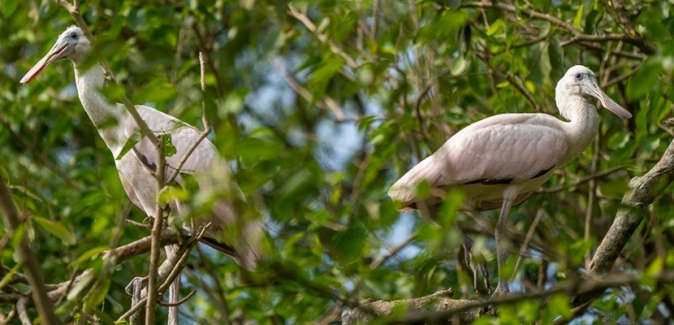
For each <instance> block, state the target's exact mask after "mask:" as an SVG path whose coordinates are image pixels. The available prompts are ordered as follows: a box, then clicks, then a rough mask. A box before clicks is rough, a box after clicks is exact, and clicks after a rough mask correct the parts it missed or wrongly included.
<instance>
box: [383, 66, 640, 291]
mask: <svg viewBox="0 0 674 325" xmlns="http://www.w3.org/2000/svg"><path fill="white" fill-rule="evenodd" d="M555 93H556V95H555V101H556V103H557V108H558V109H559V113H560V114H561V115H562V117H564V118H565V119H566V120H567V121H568V122H564V121H561V120H559V119H557V118H555V117H553V116H551V115H548V114H540V113H539V114H530V113H514V114H500V115H495V116H492V117H489V118H486V119H484V120H481V121H478V122H475V123H473V124H471V125H469V126H467V127H466V128H464V129H462V130H460V131H459V132H457V133H456V134H455V135H454V136H452V137H451V138H450V139H449V140H447V142H445V143H444V144H443V145H442V146H441V147H440V149H438V150H437V151H436V152H435V153H433V154H432V155H431V156H429V157H427V158H426V159H424V160H423V161H421V162H420V163H419V164H417V165H416V166H414V167H413V168H412V169H411V170H410V171H409V172H407V173H406V174H405V175H404V176H403V177H401V178H400V179H399V180H398V181H397V182H395V184H393V186H391V188H390V189H389V191H388V195H389V196H390V197H391V198H392V199H393V200H394V201H397V202H399V203H400V208H401V210H410V209H414V208H416V206H417V203H420V202H422V201H423V202H426V203H429V204H435V203H438V202H440V201H441V200H442V199H443V198H444V196H445V194H446V193H447V192H448V190H450V189H457V190H461V191H463V192H464V193H465V195H466V201H465V202H464V205H463V206H462V209H464V210H474V211H485V210H492V209H496V208H498V207H501V213H500V215H499V218H498V222H497V223H496V230H495V234H494V239H495V240H496V258H497V263H498V270H499V277H498V285H497V287H496V290H495V291H494V295H500V294H503V293H506V292H509V291H510V290H509V287H508V282H507V281H506V280H505V279H504V278H503V276H502V274H501V272H502V267H503V264H504V262H505V258H506V254H505V249H504V244H505V243H504V237H503V236H504V234H505V227H506V221H507V219H508V215H509V213H510V209H511V207H512V206H514V205H518V204H520V203H522V202H523V201H524V200H526V199H527V198H528V197H529V196H530V195H531V194H532V193H533V192H534V191H535V190H536V189H537V188H538V187H539V186H541V185H542V184H543V183H545V182H546V181H547V180H548V179H549V178H550V176H552V173H553V171H554V170H555V168H559V167H562V166H564V165H565V164H567V163H568V162H570V161H571V160H573V159H575V158H576V157H578V156H579V155H580V154H581V153H582V152H583V151H584V150H585V148H587V146H588V145H589V144H590V143H591V142H592V140H593V139H594V138H595V135H596V134H597V129H598V127H599V116H598V114H597V108H596V107H595V106H594V105H593V104H592V102H591V101H590V98H588V97H587V96H588V95H589V96H592V97H596V98H598V99H599V101H600V102H601V105H602V106H604V108H606V109H608V110H610V111H611V112H613V113H614V114H616V115H618V116H619V117H621V118H623V119H629V118H631V117H632V114H630V112H628V111H627V110H625V109H624V108H622V107H621V106H620V105H618V104H617V103H616V102H614V101H613V100H612V99H611V98H609V97H608V96H607V95H606V94H605V93H604V92H603V91H602V90H601V89H600V87H599V85H598V83H597V79H596V77H595V75H594V73H593V72H592V70H590V69H588V68H586V67H584V66H581V65H576V66H574V67H571V68H570V69H569V70H568V71H567V72H566V74H565V75H564V77H562V79H560V80H559V82H558V83H557V87H556V89H555ZM424 181H425V182H427V183H428V184H429V185H430V197H428V198H420V197H419V196H418V195H417V186H418V185H419V184H420V183H422V182H424Z"/></svg>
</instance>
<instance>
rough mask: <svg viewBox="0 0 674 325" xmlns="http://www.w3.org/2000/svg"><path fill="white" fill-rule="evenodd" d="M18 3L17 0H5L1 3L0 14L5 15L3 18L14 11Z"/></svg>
mask: <svg viewBox="0 0 674 325" xmlns="http://www.w3.org/2000/svg"><path fill="white" fill-rule="evenodd" d="M18 5H19V0H5V1H3V3H2V6H0V7H1V8H2V15H3V16H5V18H7V17H9V16H11V15H12V14H13V13H14V11H15V10H16V7H17V6H18Z"/></svg>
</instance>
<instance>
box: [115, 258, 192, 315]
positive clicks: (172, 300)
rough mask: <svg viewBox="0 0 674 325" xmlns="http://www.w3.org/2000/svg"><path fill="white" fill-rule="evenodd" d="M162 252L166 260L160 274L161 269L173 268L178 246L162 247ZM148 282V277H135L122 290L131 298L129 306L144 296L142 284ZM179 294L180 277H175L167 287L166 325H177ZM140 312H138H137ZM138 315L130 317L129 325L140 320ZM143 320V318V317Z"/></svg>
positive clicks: (176, 259) (176, 260)
mask: <svg viewBox="0 0 674 325" xmlns="http://www.w3.org/2000/svg"><path fill="white" fill-rule="evenodd" d="M164 250H165V251H166V260H164V262H163V263H162V265H161V266H160V267H159V270H158V271H159V272H160V273H162V272H161V270H162V269H166V270H168V269H170V268H173V267H174V266H175V265H173V264H175V263H177V262H178V256H177V255H178V253H179V252H180V247H179V246H178V245H168V246H165V247H164ZM165 273H166V274H165V276H168V273H170V272H165ZM147 281H148V277H146V276H145V277H135V278H133V280H131V282H129V284H128V285H127V286H126V288H124V291H126V294H128V295H130V296H131V306H135V305H136V304H137V303H138V302H139V301H140V300H141V297H142V296H143V295H144V294H145V293H144V292H143V283H146V282H147ZM179 294H180V276H178V277H176V278H175V280H173V283H171V286H170V287H169V301H168V304H169V305H170V306H169V310H168V323H167V324H168V325H178V306H177V303H178V299H179ZM139 312H140V311H139ZM139 316H140V313H136V314H134V315H132V316H131V318H130V320H131V323H132V324H134V323H135V322H134V321H135V320H136V319H137V318H139V319H142V318H140V317H139ZM143 318H144V317H143Z"/></svg>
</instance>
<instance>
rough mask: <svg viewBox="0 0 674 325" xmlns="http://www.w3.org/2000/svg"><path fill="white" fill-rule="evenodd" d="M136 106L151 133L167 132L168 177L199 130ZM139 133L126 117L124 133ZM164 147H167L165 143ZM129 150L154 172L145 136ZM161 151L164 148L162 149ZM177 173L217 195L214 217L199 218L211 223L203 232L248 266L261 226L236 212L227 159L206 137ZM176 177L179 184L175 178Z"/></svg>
mask: <svg viewBox="0 0 674 325" xmlns="http://www.w3.org/2000/svg"><path fill="white" fill-rule="evenodd" d="M136 109H137V110H138V113H139V115H140V117H141V118H142V119H143V120H144V121H145V123H146V124H147V126H148V127H149V128H150V130H151V131H152V132H153V133H154V134H156V135H157V136H160V135H161V136H168V135H170V140H171V141H170V142H171V145H172V147H173V148H175V152H174V153H173V154H172V155H170V156H168V155H167V156H166V173H165V175H166V178H167V179H168V178H169V177H171V175H173V173H175V171H176V169H177V167H178V164H179V163H180V161H181V160H182V159H183V157H184V156H185V153H187V151H188V150H189V149H190V148H191V147H192V145H193V144H194V143H195V142H196V141H197V140H198V138H199V136H200V132H199V130H197V129H196V128H194V127H193V126H191V125H189V124H187V123H185V122H183V121H181V120H179V119H177V118H175V117H173V116H171V115H168V114H165V113H162V112H160V111H158V110H156V109H154V108H152V107H149V106H144V105H138V106H136ZM140 133H141V131H140V128H139V127H138V125H137V124H136V123H135V121H134V120H133V119H131V118H130V121H128V122H127V123H125V125H124V134H125V136H126V137H127V138H133V136H134V134H140ZM165 149H168V148H167V146H166V145H165ZM131 152H132V153H133V154H134V155H136V157H137V158H138V159H139V160H140V161H141V162H142V163H143V165H145V166H146V167H147V168H148V169H150V170H151V171H152V172H154V170H155V169H156V166H157V150H156V148H155V146H154V144H153V143H152V142H151V141H150V140H149V139H147V138H146V137H142V138H141V140H140V141H139V142H138V143H137V144H135V146H133V149H132V150H131V151H130V153H131ZM165 152H168V151H167V150H165ZM180 173H181V174H191V175H194V177H195V180H196V181H197V183H198V184H199V189H200V190H201V191H202V192H206V193H213V194H219V195H218V200H217V201H216V202H214V204H213V206H212V210H213V212H214V215H215V216H214V217H215V218H206V219H203V222H202V223H201V224H205V223H207V222H211V223H212V224H211V226H210V228H209V229H208V231H207V232H206V234H207V235H209V236H212V237H216V238H218V239H222V240H223V241H225V242H227V243H230V244H232V245H233V246H234V247H235V248H236V249H237V254H236V255H230V256H232V257H233V258H234V259H235V260H237V262H238V263H239V264H240V265H241V266H243V267H244V268H246V269H252V268H253V267H254V265H255V261H256V260H257V259H259V247H258V243H257V241H258V240H260V239H261V238H260V237H261V236H262V228H261V226H260V224H259V222H257V220H254V221H252V220H251V221H246V220H241V219H242V218H240V216H239V215H238V214H237V212H236V210H235V208H234V205H235V204H234V200H235V199H238V198H239V197H240V196H241V195H240V194H241V193H240V190H239V188H238V186H237V184H236V182H235V181H234V180H233V179H232V177H231V171H230V169H229V165H228V164H227V161H225V160H224V159H222V158H221V157H220V154H219V152H218V150H217V148H216V147H215V146H214V145H213V143H212V142H210V141H209V140H208V139H202V140H201V142H199V145H198V146H197V147H196V149H195V150H194V151H193V152H192V153H191V154H190V155H189V157H188V158H187V160H186V161H185V163H184V164H183V166H182V167H181V169H180ZM176 180H177V181H178V183H180V178H179V177H177V178H176ZM223 236H224V237H223ZM225 237H226V238H225ZM207 244H209V245H210V246H213V245H214V242H213V241H212V240H211V241H208V242H207ZM220 250H221V251H223V252H227V251H228V250H229V251H231V249H230V248H229V246H228V247H227V248H226V249H220Z"/></svg>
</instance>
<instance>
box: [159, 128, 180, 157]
mask: <svg viewBox="0 0 674 325" xmlns="http://www.w3.org/2000/svg"><path fill="white" fill-rule="evenodd" d="M159 138H160V139H161V141H162V142H163V143H164V156H166V157H172V156H173V155H175V154H176V153H178V150H177V149H176V146H174V145H173V136H172V135H171V133H166V134H162V135H160V136H159Z"/></svg>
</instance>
